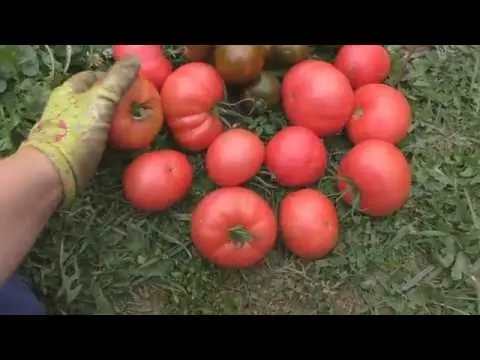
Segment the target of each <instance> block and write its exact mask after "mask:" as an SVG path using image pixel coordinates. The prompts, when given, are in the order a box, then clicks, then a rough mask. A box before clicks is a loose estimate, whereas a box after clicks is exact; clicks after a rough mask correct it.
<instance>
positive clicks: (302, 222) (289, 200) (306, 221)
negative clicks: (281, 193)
mask: <svg viewBox="0 0 480 360" xmlns="http://www.w3.org/2000/svg"><path fill="white" fill-rule="evenodd" d="M280 229H281V232H282V237H283V239H284V242H285V246H286V247H287V248H288V249H289V250H290V251H291V252H292V253H294V254H296V255H298V256H300V257H303V258H306V259H310V260H314V259H319V258H323V257H325V256H326V255H328V254H329V253H330V252H331V251H332V250H333V249H334V248H335V246H336V244H337V240H338V234H339V221H338V216H337V211H336V209H335V206H334V205H333V203H332V201H331V200H330V199H329V198H328V197H327V196H326V195H324V194H323V193H321V192H320V191H318V190H313V189H302V190H298V191H295V192H292V193H290V194H288V195H287V196H286V197H285V198H284V199H283V200H282V203H281V205H280Z"/></svg>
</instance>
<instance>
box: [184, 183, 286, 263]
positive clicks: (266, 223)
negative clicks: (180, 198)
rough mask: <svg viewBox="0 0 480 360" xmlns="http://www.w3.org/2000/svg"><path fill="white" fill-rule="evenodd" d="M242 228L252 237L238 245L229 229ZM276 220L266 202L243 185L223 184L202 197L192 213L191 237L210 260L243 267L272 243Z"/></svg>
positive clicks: (260, 254)
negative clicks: (226, 185) (225, 185)
mask: <svg viewBox="0 0 480 360" xmlns="http://www.w3.org/2000/svg"><path fill="white" fill-rule="evenodd" d="M238 226H242V227H244V228H245V229H246V230H247V231H248V233H249V234H250V235H251V237H252V239H251V240H249V241H248V242H246V243H244V244H243V245H242V246H238V245H236V244H235V243H234V242H233V241H232V239H231V237H230V236H229V229H232V228H236V227H238ZM276 237H277V222H276V219H275V214H274V212H273V210H272V208H271V207H270V205H269V204H268V203H267V202H266V201H265V200H264V199H263V198H262V197H261V196H260V195H258V194H257V193H255V192H253V191H251V190H249V189H246V188H243V187H225V188H220V189H217V190H215V191H213V192H211V193H209V194H207V196H205V197H204V198H203V199H202V200H200V202H199V203H198V205H197V207H196V208H195V210H194V211H193V213H192V221H191V238H192V242H193V244H194V245H195V247H196V248H197V250H198V251H199V252H200V253H201V254H202V255H203V256H204V257H205V258H206V259H208V260H209V261H210V262H212V263H214V264H216V265H217V266H220V267H225V268H246V267H250V266H253V265H255V264H256V263H258V262H259V261H261V260H262V259H263V258H264V257H265V255H267V253H268V252H269V251H270V250H272V249H273V247H274V246H275V242H276Z"/></svg>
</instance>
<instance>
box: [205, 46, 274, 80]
mask: <svg viewBox="0 0 480 360" xmlns="http://www.w3.org/2000/svg"><path fill="white" fill-rule="evenodd" d="M265 55H266V53H265V48H264V47H263V46H262V45H217V46H216V48H215V53H214V60H215V67H216V68H217V71H218V72H219V74H220V75H221V76H222V78H223V79H224V80H225V81H226V82H227V83H229V84H232V85H245V84H248V83H251V82H253V81H255V80H257V79H258V78H259V77H260V74H261V73H262V70H263V66H264V64H265Z"/></svg>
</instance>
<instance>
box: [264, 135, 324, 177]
mask: <svg viewBox="0 0 480 360" xmlns="http://www.w3.org/2000/svg"><path fill="white" fill-rule="evenodd" d="M266 150H267V151H266V161H265V163H266V165H267V168H268V169H269V170H270V172H271V173H272V174H274V175H275V178H276V181H277V183H279V184H280V185H283V186H307V185H310V184H313V183H314V182H316V181H318V180H319V179H320V178H321V177H322V176H323V175H324V174H325V170H326V167H327V150H326V148H325V145H324V144H323V140H322V139H320V138H319V137H318V136H317V135H315V133H314V132H313V131H312V130H309V129H307V128H304V127H301V126H289V127H286V128H284V129H282V130H280V131H279V132H278V133H276V134H275V135H274V136H273V138H272V139H271V140H270V141H269V143H268V144H267V148H266Z"/></svg>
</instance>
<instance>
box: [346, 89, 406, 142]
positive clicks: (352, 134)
mask: <svg viewBox="0 0 480 360" xmlns="http://www.w3.org/2000/svg"><path fill="white" fill-rule="evenodd" d="M411 119H412V115H411V108H410V104H409V103H408V100H407V99H406V98H405V96H404V95H403V94H402V93H401V92H400V91H399V90H397V89H395V88H393V87H391V86H388V85H385V84H369V85H365V86H362V87H361V88H360V89H358V90H357V91H356V92H355V111H354V112H353V115H352V118H351V119H350V121H349V122H348V123H347V126H346V129H347V134H348V137H349V138H350V140H351V141H352V142H353V143H354V144H358V143H359V142H362V141H365V140H368V139H378V140H385V141H388V142H391V143H393V144H397V143H399V142H400V141H401V140H403V139H404V138H405V137H406V136H407V134H408V130H409V128H410V123H411Z"/></svg>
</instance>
